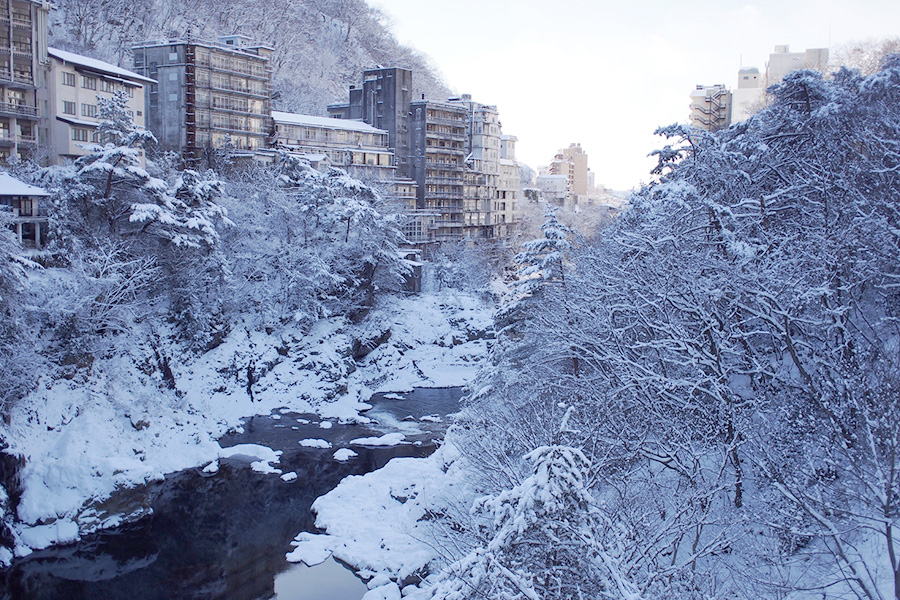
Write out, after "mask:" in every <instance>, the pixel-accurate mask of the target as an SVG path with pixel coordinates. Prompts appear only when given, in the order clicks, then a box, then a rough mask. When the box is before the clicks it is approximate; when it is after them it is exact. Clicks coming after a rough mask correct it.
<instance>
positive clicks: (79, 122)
mask: <svg viewBox="0 0 900 600" xmlns="http://www.w3.org/2000/svg"><path fill="white" fill-rule="evenodd" d="M56 120H57V121H62V122H63V123H68V124H69V125H78V126H80V127H100V121H85V120H84V119H76V118H74V117H60V116H59V115H57V117H56Z"/></svg>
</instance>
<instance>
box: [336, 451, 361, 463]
mask: <svg viewBox="0 0 900 600" xmlns="http://www.w3.org/2000/svg"><path fill="white" fill-rule="evenodd" d="M357 456H359V454H357V453H356V452H354V451H353V450H351V449H350V448H341V449H340V450H337V451H335V453H334V460H337V461H340V462H344V461H348V460H350V459H351V458H355V457H357Z"/></svg>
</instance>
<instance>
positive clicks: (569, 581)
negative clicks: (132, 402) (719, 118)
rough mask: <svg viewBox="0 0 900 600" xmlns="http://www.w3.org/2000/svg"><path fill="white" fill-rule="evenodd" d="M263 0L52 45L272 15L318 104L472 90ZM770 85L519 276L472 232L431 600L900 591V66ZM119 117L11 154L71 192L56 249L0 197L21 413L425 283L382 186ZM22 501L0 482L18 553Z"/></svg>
mask: <svg viewBox="0 0 900 600" xmlns="http://www.w3.org/2000/svg"><path fill="white" fill-rule="evenodd" d="M252 6H253V8H252V10H251V9H247V8H246V6H245V5H244V4H243V3H241V2H238V1H237V0H221V1H219V2H216V3H208V2H201V1H197V0H142V1H140V2H125V1H124V0H103V1H101V2H97V1H96V0H65V1H64V2H60V3H59V11H54V15H56V17H57V18H58V21H57V22H55V23H54V25H53V28H54V30H53V35H54V36H55V37H54V40H55V41H54V42H53V43H55V44H58V45H59V46H61V47H72V48H77V49H79V51H81V52H88V53H92V54H94V55H96V56H98V57H99V58H104V59H107V60H112V61H113V62H117V63H121V64H125V65H127V62H128V61H127V57H128V48H129V47H130V44H132V43H134V42H136V41H139V40H141V39H146V38H148V37H153V36H160V37H173V36H181V35H183V34H184V32H185V31H186V30H188V29H190V30H191V32H192V35H196V36H197V37H213V35H214V34H213V32H238V31H240V32H242V33H247V34H252V35H255V36H257V37H258V38H259V39H265V40H270V41H271V43H272V45H273V46H274V47H275V48H276V61H275V62H276V72H275V87H276V90H277V91H280V92H281V100H280V102H281V103H283V104H279V108H284V109H291V110H301V111H308V112H314V111H313V109H312V107H314V106H315V107H320V106H321V105H323V104H326V103H327V102H330V101H332V99H333V98H334V97H335V96H336V95H337V96H340V95H341V94H342V93H344V90H346V86H347V84H348V83H349V82H353V81H355V79H356V78H357V77H358V76H359V72H360V71H361V69H362V68H364V67H367V66H370V65H371V64H373V63H375V64H377V63H379V62H398V61H399V62H403V61H408V62H409V63H410V64H411V65H412V66H414V67H415V68H417V78H418V79H419V81H420V82H424V83H421V85H422V86H423V90H424V89H426V88H427V89H428V90H429V91H432V90H440V91H441V92H443V91H444V89H443V84H441V82H440V80H439V78H438V77H437V76H436V75H433V74H432V73H434V71H433V70H431V69H428V67H427V61H426V59H424V58H422V57H421V56H419V55H417V54H416V53H415V52H414V51H412V50H410V49H406V48H403V47H402V46H400V45H399V44H397V43H396V40H394V38H393V37H392V36H390V35H386V34H385V31H386V24H385V22H384V17H383V15H380V13H378V12H377V11H376V10H373V9H371V8H369V7H368V6H367V5H365V3H364V2H363V1H362V0H320V1H316V0H304V1H302V2H292V1H290V0H262V1H260V2H256V3H254V4H253V5H252ZM271 14H284V15H288V16H287V17H286V18H285V19H271V18H269V15H271ZM313 46H314V47H316V48H322V47H329V48H332V49H333V51H329V52H323V51H315V52H311V51H310V48H312V47H313ZM389 59H390V60H389ZM418 69H421V70H418ZM301 72H302V73H304V77H299V76H297V73H301ZM420 72H427V73H429V75H427V76H426V77H424V78H423V77H418V74H419V73H420ZM301 81H302V82H304V83H302V84H297V82H301ZM769 93H770V96H771V104H770V105H769V106H768V107H766V108H764V109H762V110H761V111H759V112H758V113H757V114H756V115H754V116H753V117H752V118H750V119H749V120H747V121H745V122H742V123H739V124H736V125H733V126H731V127H729V128H728V129H725V130H722V131H719V132H716V133H710V132H706V131H701V130H697V129H692V128H689V127H687V126H684V125H671V126H666V127H662V128H660V129H659V131H658V133H659V134H660V135H661V136H662V138H663V139H664V140H665V142H664V143H665V145H664V147H663V148H661V149H660V150H658V151H657V152H656V153H655V156H656V157H657V159H658V165H657V167H656V169H655V170H654V175H655V176H656V178H657V179H656V181H655V182H654V183H651V184H649V185H647V186H645V187H643V188H641V189H639V190H636V191H635V192H634V193H633V194H632V196H631V197H630V199H629V204H628V209H627V210H626V211H624V212H623V213H622V214H621V215H620V216H619V217H617V218H616V219H615V220H614V221H613V222H611V223H607V224H605V225H603V226H601V227H599V228H598V229H597V230H596V231H594V232H592V233H591V234H590V235H582V234H579V232H577V231H575V230H573V229H572V228H570V227H568V226H567V225H565V224H563V223H561V222H560V219H558V217H557V214H556V212H555V211H554V209H552V208H548V210H547V213H546V217H545V221H544V225H543V227H542V228H541V233H540V235H539V236H537V237H536V238H535V239H533V240H531V241H528V242H526V243H525V244H524V245H523V246H522V248H521V251H520V252H519V253H518V255H517V256H516V257H515V266H514V267H510V268H509V269H507V270H506V271H504V270H503V269H502V264H501V267H499V268H498V267H497V265H498V262H500V261H501V260H502V258H503V254H502V253H500V254H499V255H493V256H492V257H491V258H490V259H487V258H485V256H484V254H481V253H479V252H478V251H477V250H474V249H471V248H469V249H465V250H458V251H457V252H456V255H455V257H456V258H455V260H454V250H453V249H447V250H446V253H445V254H444V257H445V260H444V261H443V262H442V263H441V264H439V265H437V266H436V269H437V271H438V272H439V274H441V276H442V277H444V279H443V281H446V282H451V283H450V284H451V285H456V286H458V287H461V288H462V287H468V288H472V287H475V288H478V291H480V292H484V293H485V295H488V293H489V292H490V291H491V290H496V289H501V288H503V287H506V285H507V284H508V288H509V292H508V293H507V294H506V295H504V296H503V297H499V294H498V295H497V298H496V300H497V301H498V305H499V308H498V310H497V313H496V317H495V327H496V330H497V339H496V341H495V343H494V346H493V350H492V353H491V356H490V359H489V362H488V364H487V365H485V367H484V368H483V369H482V371H481V372H480V374H479V375H478V377H477V379H476V380H475V382H474V383H473V384H471V385H470V387H469V390H468V394H467V396H466V398H465V400H464V410H463V412H461V413H460V414H459V416H458V418H457V420H456V421H455V423H454V425H453V426H452V427H451V428H450V429H449V431H448V433H447V437H446V441H445V446H444V449H442V450H443V451H444V452H449V450H448V449H451V448H452V449H454V451H455V452H456V453H457V454H456V456H455V458H453V461H454V464H455V466H454V468H453V470H452V472H453V473H455V475H454V476H455V477H459V478H460V479H459V481H465V482H466V486H463V487H460V488H459V490H458V492H457V494H456V495H455V496H453V497H452V498H451V497H449V496H443V495H440V494H432V495H430V496H429V495H428V494H425V495H423V496H422V497H421V498H422V499H420V500H415V501H416V502H423V503H424V504H423V505H422V510H423V512H422V515H426V516H427V518H426V516H423V517H422V519H421V521H422V522H424V523H425V524H426V525H427V526H428V528H429V529H428V531H429V535H430V536H431V537H430V538H429V540H428V541H429V544H430V545H431V547H432V548H433V549H434V556H433V558H432V560H431V561H430V562H429V564H428V565H427V569H425V570H423V572H421V573H420V575H421V576H422V577H421V579H420V581H418V582H417V583H415V584H414V585H407V587H406V588H404V594H405V596H406V597H410V598H430V599H432V600H439V599H440V600H462V599H464V598H498V599H499V598H502V599H505V600H513V599H516V600H518V599H529V600H533V599H538V598H541V599H546V600H551V599H552V600H557V599H558V600H563V599H566V600H568V599H573V600H574V599H583V598H598V599H599V598H615V599H621V600H638V599H646V600H649V599H651V598H653V599H661V600H666V599H672V600H676V599H678V600H681V599H684V600H701V599H709V598H745V599H748V600H749V599H756V598H797V599H800V598H803V599H806V598H809V599H813V598H858V599H864V600H888V599H890V598H894V599H895V600H898V599H900V402H898V395H900V364H898V363H900V291H898V290H900V56H898V55H894V56H891V57H888V58H886V59H885V60H884V61H883V62H882V63H881V66H880V68H878V69H872V72H871V73H867V74H865V75H864V74H862V73H861V72H859V71H855V70H849V69H846V68H842V69H840V70H838V71H836V72H835V73H833V74H830V75H823V74H821V73H818V72H813V71H796V72H794V73H792V74H791V75H789V76H788V77H786V78H785V79H784V81H783V82H782V83H780V84H777V85H776V86H773V87H772V88H770V92H769ZM429 95H431V94H430V93H429ZM435 95H437V94H435ZM442 95H446V94H442ZM100 109H101V117H102V118H104V119H105V120H104V124H103V126H102V127H101V130H100V133H101V136H102V139H103V143H102V144H96V145H94V146H92V148H91V152H90V154H89V155H87V156H85V157H83V158H80V159H78V160H77V161H76V162H75V163H74V164H72V165H68V166H64V167H51V168H44V167H40V166H38V165H36V164H32V163H27V162H19V163H14V164H11V165H10V168H11V169H12V171H13V172H14V174H15V175H16V176H17V177H19V178H21V179H23V180H27V181H29V182H32V183H34V184H36V185H40V186H42V187H44V188H45V189H47V190H48V191H50V192H52V194H53V196H52V206H51V207H50V226H51V234H52V235H51V245H50V246H49V248H48V249H47V251H45V252H42V253H38V254H32V255H28V256H26V255H24V254H23V253H22V251H21V248H19V247H18V245H17V243H16V241H15V238H14V236H13V235H12V234H11V232H10V231H9V229H8V227H6V225H7V223H5V222H4V221H5V220H7V219H9V218H10V216H9V215H7V214H6V213H5V212H0V313H2V315H3V318H2V321H0V373H2V374H3V377H0V411H2V414H3V416H4V419H5V426H7V427H8V426H9V425H10V423H9V420H10V417H9V415H10V411H11V409H12V408H14V407H15V408H18V409H21V403H23V402H26V401H27V399H28V398H29V397H30V396H29V393H31V392H33V391H34V390H35V389H36V388H39V386H40V385H45V384H46V381H47V380H48V379H52V380H66V381H72V382H75V383H79V382H83V380H84V378H89V377H90V373H91V365H92V364H93V363H94V362H95V361H99V360H102V359H105V358H109V357H114V356H117V355H124V356H130V355H134V356H141V357H143V358H142V361H143V362H141V364H138V365H136V367H137V368H138V370H141V371H142V372H146V373H152V374H153V375H152V376H153V377H154V378H156V379H155V381H158V383H159V388H160V390H162V392H163V393H165V394H169V395H170V396H172V397H176V396H178V395H179V394H180V393H181V391H180V390H178V389H177V385H176V381H175V377H174V375H173V374H172V369H173V363H174V362H175V361H176V360H179V357H180V358H184V357H185V356H193V357H197V356H201V355H203V353H205V352H208V351H210V350H212V349H215V348H216V347H217V346H218V345H219V344H221V343H222V341H223V340H224V339H225V338H226V337H227V336H228V335H229V334H231V333H232V332H235V331H240V330H245V331H246V332H247V337H248V338H250V336H251V332H260V331H265V332H267V333H271V332H278V331H279V330H280V329H281V328H285V327H288V326H290V327H292V328H295V329H297V330H299V331H302V332H308V331H310V330H311V329H312V328H313V327H314V326H315V324H316V323H318V322H320V321H321V320H323V319H325V318H328V317H332V316H335V315H340V316H344V317H346V318H347V319H348V320H349V321H359V320H361V319H363V318H364V316H365V315H366V313H367V311H368V310H369V309H370V308H371V307H372V305H373V302H374V299H375V297H376V296H377V295H378V294H390V293H393V292H394V291H396V290H398V289H399V288H400V286H401V285H402V282H403V278H404V276H405V275H407V274H408V269H407V265H406V263H404V261H402V260H401V259H400V255H399V253H398V251H397V250H398V248H399V247H400V246H401V245H402V244H403V242H404V240H403V236H402V233H401V228H402V216H401V214H400V211H399V210H398V207H395V206H391V204H390V203H389V202H388V201H387V200H386V199H384V198H383V197H382V196H381V195H380V194H379V193H378V191H377V190H375V189H373V188H371V187H369V186H367V185H366V184H364V183H362V182H359V181H356V180H354V179H352V178H349V177H348V176H347V175H346V174H345V173H343V172H342V171H339V170H330V171H328V172H326V173H320V172H318V171H315V170H314V169H312V168H311V167H310V166H309V165H308V164H307V163H305V162H304V161H302V160H299V159H297V158H295V157H291V156H289V155H280V156H278V158H277V160H276V161H275V163H274V164H272V165H256V166H253V165H246V164H244V163H240V162H237V161H234V160H233V159H232V157H231V156H230V155H229V153H228V151H227V150H226V151H223V152H222V153H221V154H220V155H219V156H217V165H218V166H217V169H216V170H215V171H213V170H209V171H205V172H198V171H193V170H189V169H184V168H183V167H182V166H181V165H180V164H179V161H178V160H177V158H176V157H172V156H166V155H156V156H153V157H152V160H150V161H147V162H146V163H142V159H141V157H142V153H146V152H148V151H150V148H151V147H152V142H153V140H152V136H150V135H149V134H148V133H147V132H146V131H143V130H140V129H136V128H135V127H134V125H133V123H132V122H131V119H130V117H129V116H128V114H127V111H126V109H125V99H124V97H122V96H115V97H113V98H112V100H110V101H104V102H102V103H101V107H100ZM498 256H499V258H498ZM466 269H468V271H467V270H466ZM491 269H496V271H494V272H491ZM476 271H477V272H476ZM510 273H514V275H510ZM504 279H505V281H504ZM498 280H501V281H500V285H494V284H497V282H498ZM35 374H40V375H42V377H41V378H38V377H35ZM247 379H248V380H252V372H251V374H250V375H247ZM73 385H74V384H73ZM251 387H252V381H250V382H249V384H248V390H249V389H250V388H251ZM20 412H21V411H20ZM25 412H27V410H26V411H25ZM140 428H141V427H139V425H138V424H134V429H136V430H139V429H140ZM47 430H48V431H49V430H50V427H47ZM4 444H5V441H4ZM445 470H447V471H451V470H450V469H449V468H448V469H445ZM4 483H6V482H4ZM16 495H17V492H16V490H14V489H12V488H10V489H6V490H3V489H2V488H0V505H2V517H3V519H4V524H5V529H4V531H3V534H2V536H0V542H2V543H3V544H4V545H5V546H12V545H13V542H14V540H13V539H12V537H13V534H12V533H10V532H11V531H12V530H13V524H14V521H15V520H16V516H15V509H14V504H15V502H16ZM404 502H406V499H405V498H404ZM410 502H413V500H410ZM9 556H11V555H3V554H0V559H6V560H7V561H8V560H9ZM397 579H398V580H399V579H400V578H399V576H398V577H397ZM398 583H399V581H398ZM398 587H399V586H398ZM398 593H399V590H398ZM398 597H399V596H398Z"/></svg>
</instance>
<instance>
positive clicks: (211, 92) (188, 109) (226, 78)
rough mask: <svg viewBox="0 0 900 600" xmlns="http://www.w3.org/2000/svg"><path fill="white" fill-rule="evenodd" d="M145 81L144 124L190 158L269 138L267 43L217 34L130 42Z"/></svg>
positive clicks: (195, 160) (250, 146)
mask: <svg viewBox="0 0 900 600" xmlns="http://www.w3.org/2000/svg"><path fill="white" fill-rule="evenodd" d="M132 50H133V52H134V69H135V71H137V72H138V73H139V74H140V75H142V76H144V77H147V78H150V79H154V80H156V81H157V83H156V84H151V85H150V86H149V87H148V88H147V93H146V108H147V127H148V128H149V129H150V130H151V131H152V132H153V133H154V134H155V135H156V137H157V139H158V140H159V144H160V147H161V148H162V149H163V150H169V151H174V152H178V153H180V154H181V155H182V156H183V157H184V159H185V161H186V162H187V163H188V164H189V165H196V164H199V163H201V162H202V161H203V160H204V159H208V158H209V156H210V155H211V153H212V152H213V151H215V150H221V149H225V148H229V149H231V148H233V149H235V150H257V149H261V148H265V147H266V146H267V145H268V142H269V141H270V135H271V133H272V131H271V129H272V125H271V107H270V102H271V101H270V96H271V79H272V70H271V66H270V65H269V56H270V54H271V52H272V49H271V48H269V47H267V46H263V45H260V44H254V43H252V42H251V41H250V39H249V38H247V37H244V36H239V35H235V36H228V37H221V38H219V40H218V42H205V41H197V40H192V39H190V38H189V39H185V40H173V41H168V42H144V43H141V44H138V45H136V46H134V47H133V48H132Z"/></svg>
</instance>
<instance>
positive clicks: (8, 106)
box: [0, 102, 38, 118]
mask: <svg viewBox="0 0 900 600" xmlns="http://www.w3.org/2000/svg"><path fill="white" fill-rule="evenodd" d="M4 113H5V114H14V115H16V116H22V117H35V118H37V117H38V109H37V107H36V106H28V105H23V104H12V103H11V102H0V114H4Z"/></svg>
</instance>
